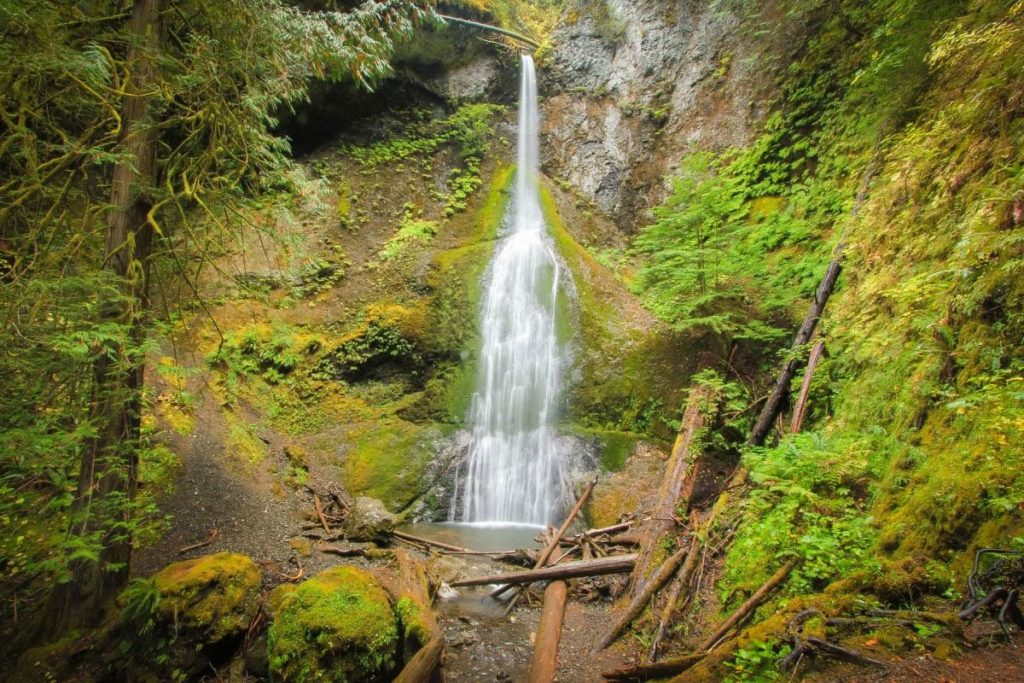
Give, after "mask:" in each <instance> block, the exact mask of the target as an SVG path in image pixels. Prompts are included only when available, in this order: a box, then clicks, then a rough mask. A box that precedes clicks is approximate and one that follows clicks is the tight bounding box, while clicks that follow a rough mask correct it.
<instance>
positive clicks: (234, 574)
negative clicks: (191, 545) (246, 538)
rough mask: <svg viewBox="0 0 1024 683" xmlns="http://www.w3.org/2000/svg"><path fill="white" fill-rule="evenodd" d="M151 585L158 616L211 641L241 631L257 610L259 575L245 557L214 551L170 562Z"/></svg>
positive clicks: (166, 621) (259, 585) (169, 623)
mask: <svg viewBox="0 0 1024 683" xmlns="http://www.w3.org/2000/svg"><path fill="white" fill-rule="evenodd" d="M153 584H154V586H155V588H156V591H157V593H158V594H159V599H158V600H157V602H156V605H155V608H154V618H155V619H156V621H157V622H158V623H160V624H163V625H164V626H167V627H173V628H175V629H181V630H182V631H191V632H192V634H193V635H194V636H195V637H196V639H197V642H200V643H204V644H209V643H216V642H219V641H221V640H223V639H225V638H229V637H234V636H239V635H241V634H243V633H245V630H246V629H247V628H248V627H249V623H250V622H251V621H252V618H253V616H254V615H255V614H256V610H257V609H259V604H260V588H261V587H262V585H263V578H262V576H261V575H260V570H259V569H258V568H257V567H256V564H255V563H254V562H253V561H252V559H250V558H249V557H247V556H245V555H239V554H237V553H217V554H215V555H206V556H204V557H198V558H196V559H194V560H186V561H184V562H175V563H174V564H172V565H168V566H167V567H165V568H163V569H162V570H160V571H159V572H157V573H156V574H155V575H154V576H153Z"/></svg>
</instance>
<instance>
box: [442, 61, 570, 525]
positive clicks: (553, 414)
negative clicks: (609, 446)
mask: <svg viewBox="0 0 1024 683" xmlns="http://www.w3.org/2000/svg"><path fill="white" fill-rule="evenodd" d="M538 121H539V117H538V114H537V84H536V74H535V72H534V66H533V59H532V58H531V57H530V56H528V55H523V57H522V80H521V83H520V91H519V133H518V134H519V140H518V152H517V161H516V163H517V167H516V179H515V187H514V188H513V197H512V200H513V201H512V203H511V204H510V207H509V211H510V214H509V215H508V216H506V219H507V221H506V225H507V226H508V227H507V230H506V231H505V234H504V235H503V237H502V241H501V242H500V243H499V245H498V247H497V250H496V251H495V254H494V257H493V260H492V261H491V265H490V268H489V269H488V278H489V279H488V281H487V283H486V290H485V293H484V301H483V308H482V311H481V334H482V349H481V354H480V369H479V376H478V379H477V391H476V393H475V394H474V395H473V400H472V403H471V405H470V411H469V423H470V428H471V433H472V441H471V444H470V448H469V455H468V459H467V466H466V470H467V471H466V479H465V484H464V486H463V487H462V496H461V501H460V500H458V498H457V499H456V500H455V501H453V505H452V511H451V515H450V516H451V517H452V518H453V519H454V518H456V517H458V518H459V519H461V520H462V521H465V522H499V523H521V524H547V523H550V522H554V521H556V518H557V517H558V515H559V514H562V513H564V512H565V501H566V500H567V499H568V497H569V492H570V491H569V481H568V479H569V477H568V473H567V469H568V466H567V457H566V456H567V454H566V452H565V448H564V447H563V446H562V444H561V443H560V440H559V438H558V435H557V434H556V432H555V429H554V422H555V419H556V418H557V413H558V405H559V400H560V396H561V381H560V380H561V371H562V365H563V352H562V351H563V350H562V348H561V345H560V344H559V340H558V334H557V327H556V325H557V320H556V312H557V301H558V296H559V286H560V278H561V277H562V274H561V272H560V268H559V260H558V257H557V255H556V254H555V250H554V248H553V245H552V244H551V239H550V237H549V236H548V234H547V230H546V226H545V223H544V215H543V212H542V210H541V206H540V196H539V194H538V185H537V184H538V175H539V165H538V141H537V137H538V136H537V133H538Z"/></svg>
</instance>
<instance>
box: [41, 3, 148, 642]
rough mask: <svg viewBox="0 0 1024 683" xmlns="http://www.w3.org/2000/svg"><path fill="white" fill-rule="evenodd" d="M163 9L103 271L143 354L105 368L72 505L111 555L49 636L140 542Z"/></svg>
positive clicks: (46, 626)
mask: <svg viewBox="0 0 1024 683" xmlns="http://www.w3.org/2000/svg"><path fill="white" fill-rule="evenodd" d="M161 2H162V0H136V2H135V6H134V9H133V11H132V16H131V19H130V21H129V24H128V42H129V49H128V55H127V60H126V63H127V69H128V71H129V73H130V77H129V78H128V79H126V80H127V84H126V86H125V97H124V102H123V105H122V112H121V122H122V130H121V139H120V141H119V145H118V146H119V152H120V153H121V154H122V155H123V157H122V159H121V161H119V162H118V164H117V165H116V166H115V167H114V171H113V177H112V182H111V198H110V204H111V209H110V212H109V215H108V219H107V232H106V250H105V258H104V263H103V267H104V269H106V270H107V271H109V272H110V273H112V274H113V275H114V277H115V278H116V279H117V281H118V283H119V287H120V297H118V298H117V299H116V300H113V301H110V300H108V301H105V302H102V303H101V313H100V315H101V316H102V318H103V320H104V321H105V322H111V323H116V324H120V325H123V326H124V327H125V328H126V329H128V330H129V344H130V345H131V347H134V348H129V347H127V346H124V345H121V344H117V345H114V346H113V347H112V348H106V349H103V352H102V353H101V354H100V356H99V358H98V359H97V360H96V363H95V366H94V370H93V374H94V385H93V399H92V415H91V417H92V421H93V423H94V424H95V425H96V429H97V431H96V434H95V435H94V436H93V437H92V438H91V439H89V441H88V442H87V443H86V445H85V447H84V448H83V451H82V461H81V465H80V470H79V475H78V490H77V496H76V498H75V502H74V505H73V507H72V527H71V533H73V534H76V535H79V536H83V537H84V536H87V535H91V534H97V533H98V534H99V535H100V538H101V539H102V540H101V543H102V549H101V551H100V556H99V560H98V561H96V560H94V559H84V558H83V559H77V560H75V561H73V562H72V563H71V565H70V570H71V580H70V581H69V582H67V583H64V584H61V585H59V586H58V587H57V588H56V589H55V591H54V593H53V595H52V596H51V600H50V604H49V605H48V607H47V609H46V613H45V614H44V616H43V623H42V628H43V630H44V632H45V633H46V634H48V635H56V634H58V633H61V632H63V631H64V630H66V629H67V628H70V627H73V626H76V625H80V624H84V623H87V622H89V621H91V620H96V619H98V618H99V617H100V616H101V615H102V608H103V607H104V605H105V604H106V603H107V602H108V601H109V599H110V598H111V597H112V596H113V595H114V594H115V593H116V592H117V591H118V590H119V589H120V588H121V587H122V586H123V585H124V583H125V582H126V581H127V579H128V571H129V563H130V560H131V547H132V537H131V525H130V522H131V519H130V514H131V513H130V511H129V509H128V505H127V503H128V502H130V501H131V500H132V498H133V497H134V495H135V489H136V483H137V481H138V479H137V477H138V472H137V465H138V452H137V448H138V441H139V428H140V421H141V415H140V411H141V403H142V382H143V368H144V359H143V358H142V357H141V356H140V354H139V353H138V348H139V346H140V345H141V344H142V342H143V341H144V340H145V328H144V325H143V319H142V316H143V314H144V313H145V310H146V308H147V307H148V298H149V270H150V255H151V252H152V245H153V228H152V225H150V223H149V221H148V218H147V214H148V212H149V210H150V208H152V205H153V202H152V198H151V197H150V196H149V194H148V192H149V190H150V188H152V187H153V186H154V185H155V178H156V131H155V129H154V128H153V127H152V126H151V123H152V122H151V121H150V120H149V118H150V107H151V99H152V96H153V91H154V90H155V85H156V81H157V78H156V57H157V53H158V51H159V49H160V40H161V35H160V34H161V21H160V6H161Z"/></svg>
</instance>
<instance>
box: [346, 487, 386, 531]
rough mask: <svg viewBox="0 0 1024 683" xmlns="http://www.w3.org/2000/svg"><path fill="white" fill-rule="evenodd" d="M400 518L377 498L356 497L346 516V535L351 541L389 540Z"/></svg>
mask: <svg viewBox="0 0 1024 683" xmlns="http://www.w3.org/2000/svg"><path fill="white" fill-rule="evenodd" d="M397 519H398V518H397V517H396V516H395V515H393V514H391V513H390V512H388V510H387V508H386V507H384V503H382V502H381V501H379V500H377V499H376V498H367V497H365V496H360V497H359V498H356V500H355V503H354V504H353V506H352V510H351V511H350V512H349V514H348V517H346V518H345V537H346V538H348V540H350V541H380V542H387V541H388V540H389V539H390V537H391V532H392V531H394V529H395V522H396V520H397Z"/></svg>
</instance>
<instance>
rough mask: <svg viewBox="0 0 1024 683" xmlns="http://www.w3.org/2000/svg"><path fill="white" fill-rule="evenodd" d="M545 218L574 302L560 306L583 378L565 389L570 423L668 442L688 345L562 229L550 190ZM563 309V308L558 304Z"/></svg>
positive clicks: (687, 365)
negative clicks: (668, 417)
mask: <svg viewBox="0 0 1024 683" xmlns="http://www.w3.org/2000/svg"><path fill="white" fill-rule="evenodd" d="M540 198H541V206H542V208H543V210H544V218H545V220H546V222H547V226H548V231H549V232H550V234H551V236H552V239H553V240H554V243H555V246H556V248H557V249H558V252H559V254H560V255H561V257H562V259H563V260H564V261H565V263H566V265H567V266H568V268H569V271H570V273H571V274H572V279H573V285H574V290H575V293H576V300H575V301H572V302H568V303H567V304H564V305H565V306H566V308H570V309H571V314H566V313H565V312H564V311H563V312H562V320H563V321H564V322H565V323H567V324H568V325H569V326H570V327H571V330H563V334H571V336H572V338H573V346H574V352H575V362H576V366H577V368H579V370H580V375H581V378H580V380H579V381H578V382H576V383H574V384H573V385H572V386H571V387H570V396H569V406H570V408H569V409H570V416H569V417H570V419H572V420H573V421H574V422H576V423H578V424H580V425H583V426H585V427H588V428H593V429H600V430H606V431H620V432H634V433H638V434H647V435H649V436H654V437H656V438H664V439H668V438H671V436H672V434H673V430H671V429H670V428H667V426H666V424H665V421H664V419H663V418H664V417H665V413H664V411H665V407H666V405H671V404H673V403H676V402H677V401H678V400H679V399H678V396H679V388H680V387H681V386H682V383H683V382H685V380H686V377H687V376H688V375H689V374H690V373H691V372H692V365H693V364H695V355H694V354H693V353H692V351H690V349H691V347H692V345H687V346H685V347H681V346H678V345H677V344H676V340H675V339H674V338H673V336H672V335H670V334H669V333H668V331H667V329H666V328H664V327H663V326H661V325H660V324H658V323H657V322H656V321H655V320H654V319H653V318H651V317H650V316H649V315H648V314H646V313H644V312H643V311H642V309H641V307H640V305H639V303H638V302H637V301H636V299H635V297H633V296H632V295H631V294H630V293H629V292H628V291H627V290H626V288H625V286H624V285H623V284H622V283H621V282H619V281H618V280H617V279H616V277H615V275H614V274H613V273H612V272H611V271H610V270H608V268H606V267H605V266H603V265H602V264H601V263H600V262H599V261H598V260H597V259H596V258H595V257H594V256H593V255H592V254H591V253H590V252H589V251H587V249H585V248H584V247H583V246H582V245H581V244H580V243H579V242H577V241H576V239H575V238H574V237H573V236H572V234H570V232H569V231H568V230H567V229H566V226H565V223H564V222H563V221H562V218H561V216H560V215H559V211H558V205H557V203H556V200H555V197H554V195H553V194H552V192H551V191H550V190H549V188H547V187H546V186H541V192H540ZM560 305H563V304H560Z"/></svg>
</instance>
